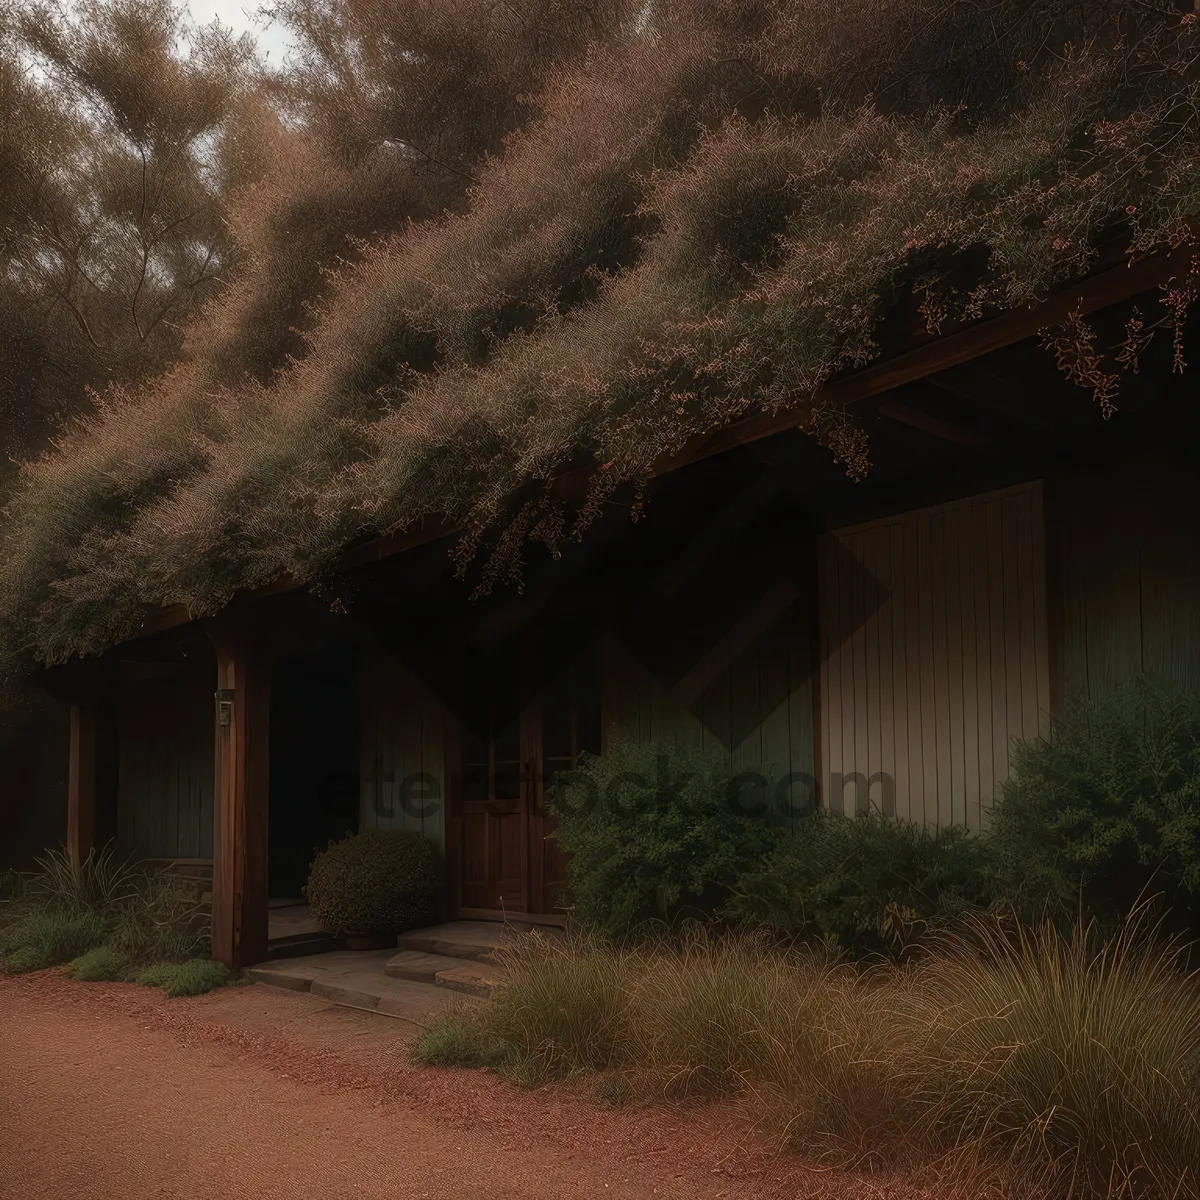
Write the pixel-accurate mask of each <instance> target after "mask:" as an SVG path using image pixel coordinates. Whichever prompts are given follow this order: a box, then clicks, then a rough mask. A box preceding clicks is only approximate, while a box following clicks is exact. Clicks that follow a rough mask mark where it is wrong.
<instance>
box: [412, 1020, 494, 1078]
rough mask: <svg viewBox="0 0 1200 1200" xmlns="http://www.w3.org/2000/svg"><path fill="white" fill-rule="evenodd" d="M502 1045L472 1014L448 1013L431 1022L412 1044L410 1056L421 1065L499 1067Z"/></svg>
mask: <svg viewBox="0 0 1200 1200" xmlns="http://www.w3.org/2000/svg"><path fill="white" fill-rule="evenodd" d="M504 1058H505V1054H504V1048H503V1047H502V1046H501V1045H500V1044H499V1043H498V1042H497V1041H495V1039H493V1038H492V1037H491V1036H490V1034H489V1032H488V1029H487V1026H486V1024H485V1023H484V1022H483V1021H482V1020H480V1019H479V1018H478V1017H476V1016H472V1015H469V1014H464V1013H449V1014H447V1015H446V1016H445V1017H443V1018H442V1019H441V1020H440V1021H438V1022H436V1023H435V1024H434V1025H432V1026H431V1027H430V1028H429V1029H428V1030H426V1031H425V1032H424V1033H423V1034H422V1035H421V1037H420V1038H419V1039H418V1040H417V1043H416V1045H415V1046H414V1047H413V1060H414V1061H415V1062H416V1063H417V1065H418V1066H422V1067H492V1068H498V1067H501V1066H502V1065H503V1063H504Z"/></svg>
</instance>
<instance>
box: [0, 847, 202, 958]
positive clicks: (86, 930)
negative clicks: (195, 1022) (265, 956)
mask: <svg viewBox="0 0 1200 1200" xmlns="http://www.w3.org/2000/svg"><path fill="white" fill-rule="evenodd" d="M36 862H37V866H38V869H37V871H36V872H34V873H32V874H30V876H29V877H28V879H27V880H26V881H25V886H24V889H23V895H22V896H21V898H20V899H19V900H14V901H13V902H12V903H11V904H9V905H7V906H6V911H5V913H4V921H3V928H2V929H0V961H2V962H3V965H4V969H5V970H8V971H17V970H23V971H29V970H40V969H43V968H45V967H51V966H57V965H58V964H60V963H67V962H71V961H72V960H78V959H80V958H81V956H83V957H86V956H87V954H88V953H89V952H91V951H96V953H97V955H109V956H110V958H111V959H112V961H115V958H114V957H113V956H120V957H121V959H122V960H123V961H124V962H125V964H126V965H127V966H128V967H129V968H130V969H132V968H134V967H136V966H138V965H139V964H141V965H144V964H146V963H152V962H157V961H172V962H179V961H183V960H185V959H190V958H195V957H197V956H201V955H204V954H206V953H207V952H208V946H209V920H210V918H209V912H208V909H207V907H206V906H205V905H204V904H202V903H201V902H200V900H199V897H198V896H197V893H196V888H195V885H194V884H192V883H189V882H187V881H186V880H184V879H181V878H179V877H178V876H177V875H175V874H173V873H172V872H171V871H169V870H147V869H145V868H144V867H141V866H139V865H137V864H136V863H134V862H133V861H132V860H131V859H126V858H121V857H120V856H119V855H118V854H117V853H116V851H115V850H114V849H113V848H112V847H111V846H109V847H105V848H104V849H102V850H99V851H96V850H93V851H90V852H89V853H88V854H87V855H86V856H85V857H82V858H81V857H80V856H78V855H75V854H71V853H70V852H68V851H66V850H51V851H48V852H47V853H46V854H45V855H43V856H42V857H40V858H38V859H37V860H36ZM97 961H99V959H98V960H97ZM105 961H109V960H108V959H106V960H105ZM91 962H92V960H91V959H90V958H89V959H87V961H86V962H85V963H84V964H83V965H82V967H81V968H80V969H81V970H83V971H84V972H89V971H91V970H92V967H91V965H90V964H91ZM78 977H79V978H84V976H83V975H79V976H78ZM114 977H117V976H114Z"/></svg>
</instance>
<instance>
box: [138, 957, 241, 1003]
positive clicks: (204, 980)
mask: <svg viewBox="0 0 1200 1200" xmlns="http://www.w3.org/2000/svg"><path fill="white" fill-rule="evenodd" d="M230 979H231V976H230V973H229V968H228V967H227V966H226V965H225V964H224V963H221V962H217V961H215V960H214V959H211V958H193V959H190V960H189V961H187V962H160V963H154V964H152V965H151V966H149V967H146V968H145V969H144V970H141V971H139V972H138V973H137V975H136V976H135V977H134V982H136V983H140V984H142V985H143V986H144V987H157V988H162V989H163V991H164V992H166V993H167V995H168V996H202V995H204V994H205V993H206V992H211V991H213V990H214V989H215V988H219V987H224V986H225V985H226V984H227V983H229V982H230Z"/></svg>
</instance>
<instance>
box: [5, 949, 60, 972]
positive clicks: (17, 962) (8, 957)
mask: <svg viewBox="0 0 1200 1200" xmlns="http://www.w3.org/2000/svg"><path fill="white" fill-rule="evenodd" d="M54 965H55V962H54V959H53V957H52V956H51V955H48V954H47V953H46V952H45V951H44V950H39V949H38V947H37V946H33V945H19V946H16V947H15V948H14V949H12V950H6V951H4V952H0V967H2V968H3V969H4V971H5V972H6V973H7V974H9V975H25V974H27V973H28V972H30V971H44V970H45V969H46V968H47V967H52V966H54Z"/></svg>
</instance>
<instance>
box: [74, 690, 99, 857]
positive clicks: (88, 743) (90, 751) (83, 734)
mask: <svg viewBox="0 0 1200 1200" xmlns="http://www.w3.org/2000/svg"><path fill="white" fill-rule="evenodd" d="M69 753H70V760H69V765H68V770H67V853H68V854H69V855H71V857H72V858H76V859H79V860H83V859H85V858H87V856H88V855H89V854H90V853H91V852H92V851H93V850H94V849H95V847H96V784H97V770H96V705H95V702H94V701H92V700H91V699H87V700H76V701H73V702H72V703H71V737H70V751H69Z"/></svg>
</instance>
